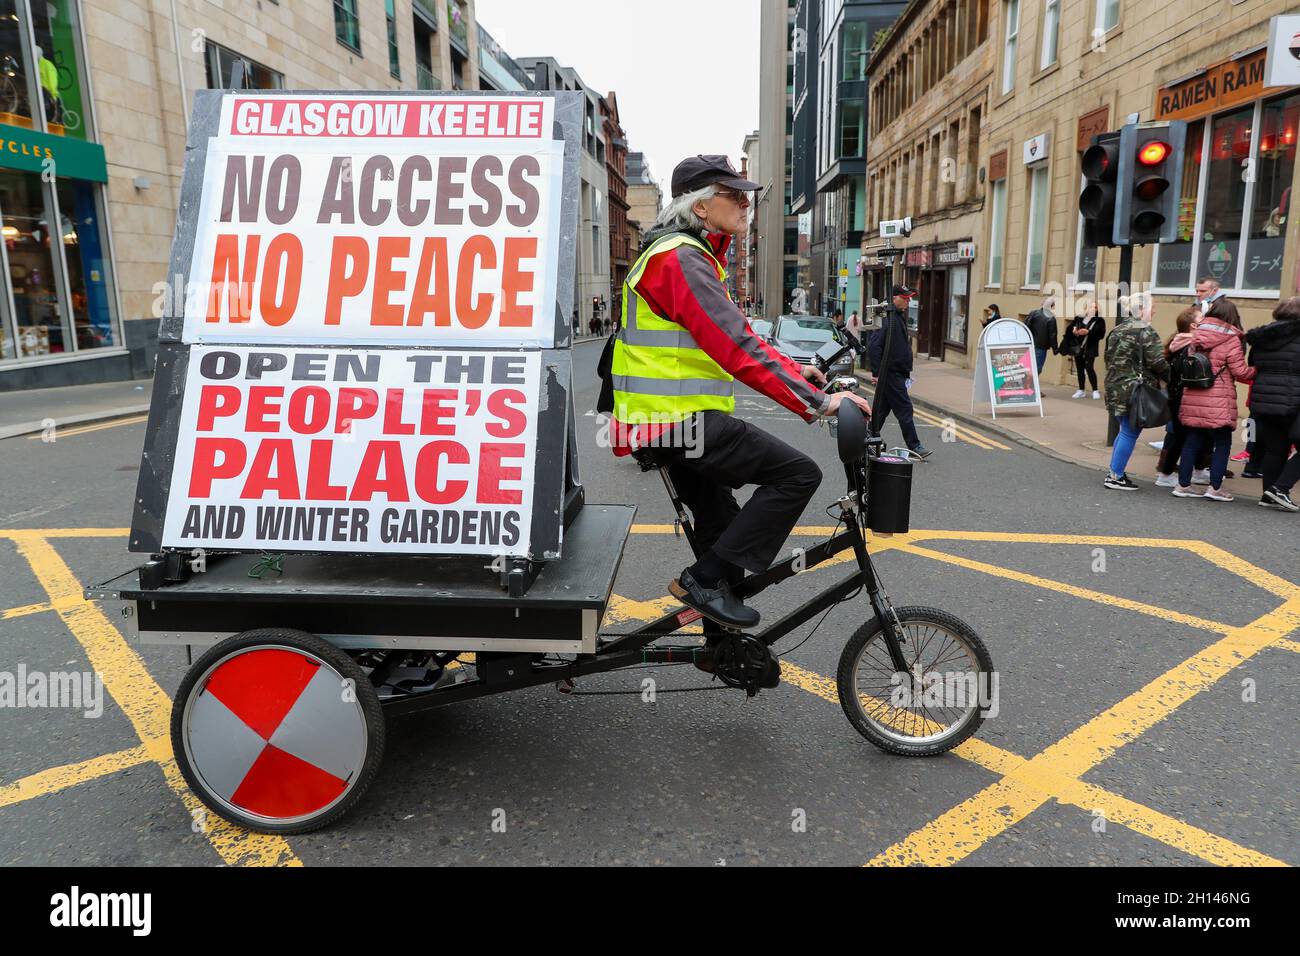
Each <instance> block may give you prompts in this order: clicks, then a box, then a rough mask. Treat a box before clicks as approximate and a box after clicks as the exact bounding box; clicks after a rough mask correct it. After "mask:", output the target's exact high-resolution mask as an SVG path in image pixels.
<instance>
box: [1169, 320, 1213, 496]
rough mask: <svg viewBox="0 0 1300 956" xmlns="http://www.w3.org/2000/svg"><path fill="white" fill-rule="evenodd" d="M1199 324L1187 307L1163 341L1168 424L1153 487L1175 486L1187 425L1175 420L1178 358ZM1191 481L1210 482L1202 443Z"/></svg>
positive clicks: (1179, 383) (1179, 396)
mask: <svg viewBox="0 0 1300 956" xmlns="http://www.w3.org/2000/svg"><path fill="white" fill-rule="evenodd" d="M1200 323H1201V311H1200V309H1198V308H1196V306H1189V307H1187V308H1186V309H1183V311H1182V312H1181V313H1180V314H1179V316H1178V318H1177V319H1176V320H1175V327H1176V331H1175V332H1174V334H1173V335H1171V336H1170V337H1169V341H1167V342H1166V343H1165V358H1166V359H1168V361H1169V412H1170V416H1171V417H1170V419H1169V423H1168V424H1167V425H1165V441H1164V445H1163V446H1162V447H1161V449H1160V459H1159V461H1157V462H1156V487H1157V488H1176V487H1178V460H1179V458H1181V457H1182V454H1183V446H1184V445H1185V444H1186V442H1187V426H1186V425H1184V424H1183V423H1182V422H1181V421H1179V419H1178V409H1179V406H1180V405H1181V404H1182V398H1183V381H1182V376H1181V375H1179V372H1178V369H1179V365H1180V362H1179V359H1180V358H1181V357H1182V356H1183V355H1184V354H1186V352H1187V350H1188V349H1190V348H1191V347H1192V333H1193V332H1194V331H1195V330H1196V326H1198V325H1200ZM1192 483H1193V484H1206V485H1208V484H1209V483H1210V449H1209V448H1208V447H1205V446H1203V447H1202V448H1201V451H1200V455H1199V456H1198V459H1197V462H1196V470H1195V471H1194V472H1193V474H1192Z"/></svg>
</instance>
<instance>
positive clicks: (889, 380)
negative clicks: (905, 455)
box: [871, 372, 921, 448]
mask: <svg viewBox="0 0 1300 956" xmlns="http://www.w3.org/2000/svg"><path fill="white" fill-rule="evenodd" d="M906 381H907V376H906V375H905V374H901V373H898V372H888V373H886V374H884V375H881V376H880V380H879V382H878V383H877V384H876V398H875V401H873V402H872V405H871V408H872V411H873V412H875V415H873V416H872V418H871V430H872V431H874V432H875V433H876V434H877V435H879V434H880V429H881V428H883V427H884V425H885V419H886V418H888V417H889V413H890V412H893V413H894V417H895V418H897V419H898V427H899V429H901V430H902V432H903V441H904V442H905V443H906V444H907V447H908V448H915V447H916V446H917V445H919V444H921V439H920V437H919V436H918V435H917V434H916V422H915V421H914V420H913V415H912V397H911V396H910V395H908V394H907V386H906V385H905V384H904V383H905V382H906ZM877 416H878V417H877Z"/></svg>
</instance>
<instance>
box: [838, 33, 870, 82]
mask: <svg viewBox="0 0 1300 956" xmlns="http://www.w3.org/2000/svg"><path fill="white" fill-rule="evenodd" d="M869 26H870V24H868V23H867V21H865V20H850V21H849V22H848V23H846V24H844V58H843V60H842V62H843V67H842V71H841V73H840V79H841V80H843V81H845V82H851V81H854V80H861V79H865V78H866V75H867V60H868V59H869V58H870V50H869V49H868V47H867V40H868V33H869V30H868V27H869Z"/></svg>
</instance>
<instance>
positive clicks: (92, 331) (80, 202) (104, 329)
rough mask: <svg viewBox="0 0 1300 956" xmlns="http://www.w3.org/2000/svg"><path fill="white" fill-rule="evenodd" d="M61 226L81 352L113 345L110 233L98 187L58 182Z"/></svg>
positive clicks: (71, 180)
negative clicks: (104, 226) (105, 226)
mask: <svg viewBox="0 0 1300 956" xmlns="http://www.w3.org/2000/svg"><path fill="white" fill-rule="evenodd" d="M57 192H58V197H59V213H60V216H61V218H62V224H61V225H60V228H59V233H60V239H61V241H62V243H63V257H64V261H65V262H66V263H67V266H68V300H69V302H70V304H71V306H72V324H73V328H74V329H75V330H76V337H77V348H78V349H95V348H101V347H103V346H106V345H112V344H113V311H114V309H113V302H114V301H115V298H114V295H113V286H112V279H111V276H110V270H109V268H108V243H107V230H105V229H104V228H103V225H102V221H101V217H100V215H99V208H98V203H99V197H98V195H97V194H98V192H99V190H98V188H97V187H96V186H95V184H94V183H88V182H85V181H84V180H77V179H60V180H59V182H58V188H57Z"/></svg>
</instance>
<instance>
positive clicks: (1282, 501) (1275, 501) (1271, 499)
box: [1259, 488, 1300, 513]
mask: <svg viewBox="0 0 1300 956" xmlns="http://www.w3.org/2000/svg"><path fill="white" fill-rule="evenodd" d="M1259 500H1260V501H1261V502H1264V501H1266V502H1268V503H1269V504H1271V505H1273V506H1274V507H1277V508H1281V509H1282V510H1283V511H1290V512H1293V513H1294V512H1296V511H1300V505H1298V504H1296V503H1295V502H1294V501H1292V500H1291V496H1290V495H1288V494H1287V493H1286V492H1285V491H1279V490H1278V489H1276V488H1269V489H1268V490H1267V491H1265V492H1264V494H1263V495H1261V496H1260V499H1259Z"/></svg>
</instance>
